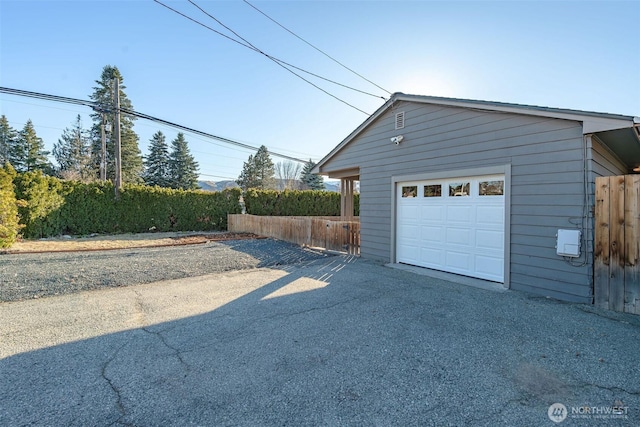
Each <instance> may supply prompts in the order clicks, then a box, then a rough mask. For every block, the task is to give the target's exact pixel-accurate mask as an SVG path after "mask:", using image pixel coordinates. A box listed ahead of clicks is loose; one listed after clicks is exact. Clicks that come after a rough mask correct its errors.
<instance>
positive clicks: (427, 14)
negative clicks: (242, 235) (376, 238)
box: [0, 0, 640, 181]
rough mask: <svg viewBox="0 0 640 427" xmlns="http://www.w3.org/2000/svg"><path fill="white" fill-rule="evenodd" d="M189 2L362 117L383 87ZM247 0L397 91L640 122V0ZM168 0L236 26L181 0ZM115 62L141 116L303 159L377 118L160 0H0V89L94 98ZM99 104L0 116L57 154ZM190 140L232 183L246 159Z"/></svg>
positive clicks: (14, 109) (242, 12)
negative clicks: (303, 76) (69, 131)
mask: <svg viewBox="0 0 640 427" xmlns="http://www.w3.org/2000/svg"><path fill="white" fill-rule="evenodd" d="M163 1H164V0H163ZM194 1H195V2H196V3H197V4H198V5H200V6H201V7H202V8H203V9H205V10H206V11H207V12H208V13H210V14H211V15H213V16H215V17H216V18H217V19H219V20H220V21H222V22H223V23H224V24H225V25H227V26H228V27H231V28H232V29H233V30H234V31H236V32H237V33H239V34H240V35H241V36H243V37H244V38H245V39H247V40H248V41H250V42H251V43H253V44H254V45H256V46H257V47H258V48H260V49H261V50H262V51H264V52H266V53H268V54H269V55H272V56H274V57H277V58H279V59H282V60H285V61H287V62H289V63H291V64H293V65H296V66H298V67H301V68H304V69H306V70H309V71H312V72H313V73H316V74H319V75H322V76H324V77H327V78H330V79H332V80H335V81H338V82H340V83H343V84H345V85H348V86H353V87H355V88H358V89H360V90H363V91H367V92H370V93H372V94H374V95H376V96H375V97H374V96H369V95H363V94H360V93H358V92H354V91H351V90H347V89H345V88H341V87H338V86H334V85H331V84H329V83H326V82H323V81H321V80H318V79H316V78H313V77H309V76H307V78H308V79H309V80H311V81H313V82H314V83H316V84H317V85H319V86H321V87H322V88H323V89H325V90H327V91H329V92H330V93H332V94H333V95H335V96H336V97H338V98H340V99H342V100H344V101H346V102H348V103H350V104H352V105H354V106H356V107H357V108H358V109H360V110H363V111H365V112H366V113H368V114H371V113H373V112H374V111H375V110H376V109H377V108H378V107H379V106H380V105H382V103H383V102H384V100H383V99H381V97H388V96H389V94H388V93H386V92H385V91H383V90H381V89H379V88H377V87H376V86H373V85H371V84H370V83H368V82H366V81H364V80H362V79H361V78H359V77H357V76H355V75H354V74H352V73H351V72H349V71H347V70H345V69H344V68H342V67H340V66H339V65H337V64H336V63H335V62H333V61H331V60H330V59H328V58H327V57H325V56H324V55H322V54H321V53H319V52H317V51H316V50H314V49H313V48H311V47H309V46H308V45H306V44H305V43H304V42H302V41H300V40H299V39H297V38H295V37H293V36H292V35H291V34H289V33H287V32H286V31H284V30H283V29H282V28H280V27H278V26H277V25H276V24H274V23H273V22H271V21H269V20H268V19H267V18H265V17H264V16H263V15H261V14H259V13H258V12H256V11H255V10H254V9H253V8H251V7H250V6H249V5H247V4H246V3H245V2H243V1H242V0H233V1H210V0H194ZM251 3H252V4H253V5H255V6H256V7H258V8H259V9H261V10H262V11H263V12H265V13H266V14H268V15H269V16H271V17H272V18H273V19H275V20H277V21H278V22H280V23H281V24H282V25H284V26H286V27H287V28H289V29H290V30H292V31H293V32H295V33H296V34H298V35H299V36H300V37H302V38H304V39H305V40H307V41H308V42H310V43H312V44H313V45H315V46H317V47H319V48H320V49H322V50H323V51H325V52H326V53H328V54H330V55H331V56H332V57H334V58H336V59H338V60H339V61H340V62H342V63H343V64H345V65H347V66H348V67H350V68H352V69H353V70H355V71H357V72H358V73H359V74H361V75H363V76H364V77H366V78H367V79H369V80H371V81H372V82H374V83H376V84H377V85H379V86H380V87H382V88H384V89H386V90H388V91H389V92H404V93H410V94H418V95H435V96H446V97H454V98H468V99H480V100H488V101H501V102H512V103H519V104H531V105H540V106H547V107H561V108H572V109H578V110H587V111H598V112H608V113H618V114H625V115H635V116H640V25H638V22H640V1H623V2H616V1H602V2H600V1H546V2H543V1H535V2H526V1H493V2H486V1H468V2H459V1H447V2H437V1H314V0H308V1H307V0H299V1H272V0H267V1H259V0H253V1H251ZM166 4H168V5H170V6H171V7H174V8H176V9H179V10H181V11H183V12H184V13H187V14H188V15H189V16H192V17H193V18H195V19H197V20H199V21H201V22H203V23H205V24H207V25H209V26H210V27H212V28H214V29H216V30H218V31H220V32H223V33H225V34H229V35H231V34H230V33H228V31H227V30H225V29H224V28H223V27H221V26H220V25H219V24H217V23H216V22H215V21H213V20H212V19H211V18H209V17H207V16H206V15H204V14H203V13H202V12H200V11H199V10H198V9H196V8H195V7H194V6H193V5H191V4H189V2H187V1H186V0H179V1H178V0H173V1H172V0H166ZM105 65H115V66H117V67H118V68H119V69H120V72H121V73H122V75H123V77H124V84H125V85H126V90H125V91H126V93H127V96H128V97H129V99H130V100H131V101H132V103H133V106H134V108H135V109H136V110H137V111H139V112H142V113H145V114H148V115H152V116H156V117H159V118H162V119H165V120H169V121H172V122H176V123H179V124H182V125H185V126H188V127H191V128H195V129H198V130H202V131H205V132H209V133H212V134H215V135H219V136H223V137H226V138H230V139H233V140H237V141H241V142H244V143H247V144H251V145H254V146H260V145H266V146H267V147H268V148H269V149H270V150H272V151H274V152H280V153H283V154H287V155H290V156H293V157H298V158H303V159H309V158H311V159H313V160H315V161H317V160H319V159H321V158H322V157H323V156H324V155H326V154H327V153H328V152H329V151H330V150H331V149H332V148H333V147H335V146H336V145H337V144H338V143H339V142H340V141H342V140H343V139H344V138H345V137H346V136H347V135H348V134H349V133H350V132H351V131H353V130H354V129H355V128H356V127H357V126H358V125H359V124H360V123H362V122H363V121H364V120H365V119H366V118H367V115H366V114H364V113H362V112H361V111H357V110H356V109H353V108H351V107H349V106H347V105H345V104H343V103H341V102H339V101H337V100H335V99H334V98H331V97H329V96H328V95H326V94H325V93H322V92H321V91H319V90H317V89H316V88H314V87H312V86H311V85H309V84H307V83H305V82H303V81H302V80H300V79H298V78H297V77H295V76H293V75H292V74H290V73H289V72H287V71H285V70H284V69H282V68H281V67H279V66H278V65H276V64H274V63H273V62H271V61H270V60H268V59H267V58H265V57H264V56H262V55H260V54H257V53H255V52H253V51H250V50H248V49H245V48H243V47H241V46H239V45H238V44H236V43H233V42H231V41H229V40H227V39H225V38H223V37H221V36H219V35H217V34H215V33H213V32H212V31H209V30H207V29H205V28H202V27H201V26H198V25H197V24H195V23H193V22H191V21H188V20H186V19H184V18H183V17H181V16H179V15H177V14H175V13H173V12H171V11H169V10H167V9H166V8H164V7H162V6H161V5H159V4H158V3H155V2H154V1H152V0H122V1H118V0H110V1H94V0H82V1H79V0H78V1H58V0H48V1H30V0H20V1H11V0H0V86H4V87H10V88H15V89H22V90H28V91H35V92H44V93H48V94H54V95H61V96H66V97H72V98H81V99H88V98H89V95H90V94H91V93H92V92H93V87H94V86H95V80H97V79H98V78H99V76H100V73H101V71H102V68H103V67H104V66H105ZM89 113H90V111H89V110H88V109H85V108H81V107H77V106H73V105H66V104H57V103H51V102H45V101H40V100H34V99H29V98H20V97H15V96H10V95H5V94H0V114H4V115H6V116H7V118H8V119H9V121H10V123H11V125H12V126H13V127H14V128H16V129H20V128H22V127H23V126H24V124H25V123H26V121H27V120H28V119H31V120H32V121H33V123H34V125H35V127H36V131H37V132H38V135H39V136H40V137H42V138H43V139H44V141H45V144H46V146H47V148H48V149H51V147H52V146H53V144H54V142H55V141H56V140H57V139H58V138H59V137H60V135H61V133H62V131H63V129H64V128H66V127H70V126H71V125H72V123H73V121H74V119H75V116H76V115H77V114H81V115H82V117H83V120H84V124H85V126H86V127H89V126H90V119H89V116H88V114H89ZM158 130H161V131H162V132H163V133H165V135H167V138H168V140H171V139H173V138H174V137H175V136H176V134H177V132H178V131H177V130H174V129H172V128H168V127H164V126H159V125H157V124H155V123H151V122H146V121H143V120H138V121H137V122H136V126H135V131H136V132H137V133H138V135H139V136H140V149H141V150H142V152H143V154H144V153H146V150H147V145H148V142H149V139H150V138H151V135H152V134H153V133H155V132H156V131H158ZM186 137H187V140H188V141H189V146H190V148H191V150H192V153H193V154H194V156H195V157H196V160H197V161H198V162H199V163H200V173H201V174H202V176H201V178H202V179H206V180H212V181H218V180H222V179H235V178H237V177H238V175H239V173H240V170H241V168H242V163H243V162H244V161H246V159H247V157H248V156H249V154H251V152H250V151H248V150H244V149H237V148H234V147H230V146H228V145H225V144H223V143H220V142H216V141H211V140H206V139H204V138H202V137H199V136H195V135H190V134H188V133H187V134H186ZM273 160H274V162H279V161H282V159H279V158H277V157H274V158H273Z"/></svg>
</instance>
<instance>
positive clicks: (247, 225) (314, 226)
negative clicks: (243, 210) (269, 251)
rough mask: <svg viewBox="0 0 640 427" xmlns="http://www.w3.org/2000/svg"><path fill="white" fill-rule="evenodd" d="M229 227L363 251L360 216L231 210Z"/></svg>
mask: <svg viewBox="0 0 640 427" xmlns="http://www.w3.org/2000/svg"><path fill="white" fill-rule="evenodd" d="M227 228H228V230H229V231H232V232H236V233H254V234H259V235H261V236H267V237H273V238H274V239H280V240H284V241H286V242H291V243H295V244H297V245H301V246H312V247H318V248H325V249H328V250H332V251H339V252H346V253H348V254H351V255H360V220H359V219H357V218H354V220H352V221H341V220H340V217H331V216H327V217H319V216H259V215H249V214H229V215H228V226H227Z"/></svg>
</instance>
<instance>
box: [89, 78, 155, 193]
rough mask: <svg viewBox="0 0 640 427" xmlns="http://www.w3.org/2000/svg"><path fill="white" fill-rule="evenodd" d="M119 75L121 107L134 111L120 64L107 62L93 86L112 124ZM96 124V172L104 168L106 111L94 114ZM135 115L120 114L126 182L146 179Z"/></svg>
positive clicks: (111, 152) (110, 138)
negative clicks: (103, 124)
mask: <svg viewBox="0 0 640 427" xmlns="http://www.w3.org/2000/svg"><path fill="white" fill-rule="evenodd" d="M115 77H118V80H119V82H120V88H119V92H120V108H121V109H128V110H133V105H132V104H131V101H130V100H129V98H127V95H126V94H125V92H124V89H126V86H124V84H123V78H122V75H121V74H120V71H119V70H118V68H117V67H115V66H111V65H107V66H105V67H104V68H103V69H102V74H101V76H100V80H96V83H97V86H96V87H94V88H93V94H92V95H91V99H92V100H93V101H95V102H96V103H97V104H98V109H100V110H102V111H105V114H106V116H107V121H108V123H110V124H111V127H112V128H113V124H114V123H115V113H114V90H113V82H114V81H115V80H114V79H115ZM91 117H92V119H93V121H94V124H93V127H92V128H91V140H92V147H91V158H92V165H93V169H94V170H95V173H96V175H97V174H98V171H99V170H100V156H101V151H102V138H101V130H100V127H101V124H102V114H101V113H100V112H96V113H94V114H92V115H91ZM134 120H135V117H134V116H132V115H130V114H126V113H124V112H121V114H120V147H121V148H120V155H121V159H122V182H123V183H126V182H132V183H139V182H142V172H143V169H144V168H143V164H142V153H141V152H140V148H139V147H138V140H139V138H138V135H137V134H136V133H135V132H134V130H133V124H134ZM107 179H111V180H114V179H115V139H114V135H113V132H110V133H108V134H107Z"/></svg>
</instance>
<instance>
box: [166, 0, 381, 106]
mask: <svg viewBox="0 0 640 427" xmlns="http://www.w3.org/2000/svg"><path fill="white" fill-rule="evenodd" d="M153 1H154V2H156V3H158V4H159V5H161V6H163V7H165V8H167V9H169V10H170V11H172V12H174V13H176V14H178V15H180V16H182V17H184V18H186V19H188V20H189V21H192V22H194V23H196V24H198V25H200V26H202V27H204V28H206V29H208V30H209V31H213V32H214V33H216V34H218V35H220V36H222V37H224V38H226V39H228V40H231V41H233V42H235V43H237V44H239V45H241V46H243V47H245V48H247V49H251V50H253V51H254V52H257V53H260V54H261V55H264V56H265V57H267V58H268V59H270V60H272V61H273V62H275V63H276V64H278V65H279V66H281V67H282V68H284V69H285V70H287V71H288V72H290V73H291V74H293V75H295V76H296V77H298V78H299V79H301V80H303V81H304V82H306V83H308V84H310V85H311V86H313V87H315V88H316V89H318V90H319V91H321V92H323V93H325V94H326V95H328V96H330V97H332V98H334V99H335V100H337V101H339V102H341V103H343V104H345V105H347V106H349V107H351V108H353V109H355V110H357V111H359V112H361V113H363V114H365V115H367V116H368V115H370V114H369V113H367V112H366V111H364V110H362V109H360V108H358V107H356V106H355V105H353V104H350V103H348V102H347V101H345V100H343V99H341V98H339V97H337V96H336V95H333V94H332V93H330V92H329V91H327V90H325V89H323V88H321V87H320V86H318V85H316V84H315V83H313V82H311V81H309V80H308V79H305V78H304V77H302V76H301V75H299V74H298V73H296V72H295V71H293V70H291V69H289V68H287V66H290V67H292V68H295V69H298V70H300V71H304V72H305V73H308V74H311V75H313V76H315V77H318V78H321V79H323V80H326V81H329V82H331V83H334V84H338V85H340V86H343V87H345V88H348V89H351V90H354V91H357V92H360V93H364V94H366V95H370V96H374V97H376V98H382V99H385V98H384V97H381V96H378V95H374V94H371V93H368V92H364V91H361V90H359V89H356V88H353V87H350V86H347V85H343V84H341V83H337V82H335V81H333V80H329V79H326V78H324V77H321V76H319V75H317V74H313V73H311V72H310V71H306V70H303V69H302V68H299V67H296V66H293V65H291V64H288V63H287V62H285V61H282V60H280V59H278V58H275V57H273V56H271V55H269V54H267V53H265V52H263V51H261V50H260V49H258V48H256V47H255V46H253V45H250V44H245V43H242V42H241V41H239V40H236V39H234V38H233V37H230V36H228V35H226V34H224V33H222V32H220V31H218V30H215V29H213V28H211V27H209V26H208V25H206V24H204V23H202V22H200V21H198V20H197V19H195V18H192V17H190V16H188V15H186V14H185V13H182V12H180V11H179V10H177V9H174V8H172V7H171V6H169V5H167V4H165V3H163V2H161V1H160V0H153ZM189 1H190V0H189ZM190 2H191V1H190ZM191 3H192V4H194V5H195V3H193V2H191ZM195 6H196V7H198V8H199V9H200V10H202V9H201V8H200V7H199V6H197V5H195ZM202 11H203V10H202ZM203 13H207V12H204V11H203ZM207 15H208V16H210V17H212V16H211V15H209V14H208V13H207ZM212 18H213V17H212ZM213 19H215V18H213ZM216 22H218V23H220V22H219V21H218V20H217V19H216ZM220 25H223V24H222V23H220ZM223 26H224V25H223ZM225 28H227V27H226V26H225ZM227 29H229V28H227ZM229 31H232V30H230V29H229ZM232 32H233V31H232ZM238 37H239V36H238ZM285 64H286V65H285Z"/></svg>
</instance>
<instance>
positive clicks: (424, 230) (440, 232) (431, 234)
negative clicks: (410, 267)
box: [420, 225, 445, 243]
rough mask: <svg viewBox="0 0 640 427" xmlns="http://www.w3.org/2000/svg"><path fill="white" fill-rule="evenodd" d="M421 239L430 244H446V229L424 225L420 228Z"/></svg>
mask: <svg viewBox="0 0 640 427" xmlns="http://www.w3.org/2000/svg"><path fill="white" fill-rule="evenodd" d="M420 238H421V239H422V240H424V241H426V242H430V243H444V241H445V239H444V227H438V226H433V225H423V226H422V227H421V228H420Z"/></svg>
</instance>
